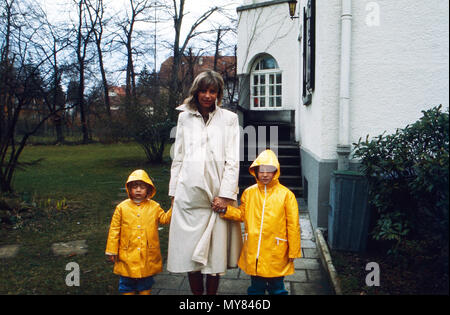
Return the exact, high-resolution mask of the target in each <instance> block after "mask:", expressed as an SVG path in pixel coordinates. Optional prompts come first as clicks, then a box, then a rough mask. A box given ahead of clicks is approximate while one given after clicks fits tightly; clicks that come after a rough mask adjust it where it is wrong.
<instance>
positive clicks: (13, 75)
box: [0, 0, 62, 192]
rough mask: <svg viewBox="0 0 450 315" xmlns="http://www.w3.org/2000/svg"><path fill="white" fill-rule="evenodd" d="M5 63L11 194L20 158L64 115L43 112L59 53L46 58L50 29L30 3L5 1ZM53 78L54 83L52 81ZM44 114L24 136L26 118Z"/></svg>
mask: <svg viewBox="0 0 450 315" xmlns="http://www.w3.org/2000/svg"><path fill="white" fill-rule="evenodd" d="M0 3H1V4H2V5H1V6H0V8H1V9H2V11H1V16H2V17H4V19H3V18H2V19H1V22H0V34H1V37H0V38H1V54H0V56H1V60H0V85H1V86H0V102H1V103H0V104H1V105H2V110H1V112H2V114H1V116H0V189H1V191H2V192H11V191H12V190H13V189H12V185H11V182H12V178H13V175H14V172H15V170H16V169H17V167H18V166H19V165H26V164H29V163H19V157H20V155H21V153H22V152H23V149H24V148H25V146H26V144H27V141H28V139H29V137H30V136H31V135H33V134H35V133H36V132H37V130H39V128H40V127H41V126H42V125H43V124H44V123H45V122H46V121H47V120H48V119H49V118H51V117H53V116H54V115H55V114H56V113H57V112H58V111H60V110H62V109H58V110H50V109H49V108H48V107H45V106H43V103H44V102H46V103H47V104H48V102H49V99H50V98H49V95H50V94H51V93H49V91H50V90H51V85H52V83H53V79H52V78H51V74H52V71H51V69H52V65H51V60H52V58H53V57H54V56H53V55H54V53H49V54H47V55H46V54H42V49H41V47H42V43H41V41H42V38H43V36H42V30H43V29H44V26H45V23H44V22H43V21H42V17H41V16H39V14H37V12H39V8H36V6H37V4H36V3H34V2H31V1H27V0H21V1H20V2H18V1H15V0H0ZM49 77H50V78H49ZM25 113H28V115H30V114H31V116H38V115H35V114H42V116H41V117H40V118H38V119H36V118H35V119H33V120H32V121H33V124H32V125H30V126H28V127H27V128H26V130H25V129H24V130H22V132H21V134H18V132H17V128H18V123H19V122H20V120H22V121H24V116H25V115H24V114H25Z"/></svg>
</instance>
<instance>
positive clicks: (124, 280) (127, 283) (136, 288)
mask: <svg viewBox="0 0 450 315" xmlns="http://www.w3.org/2000/svg"><path fill="white" fill-rule="evenodd" d="M154 283H155V280H154V279H153V277H152V276H150V277H146V278H129V277H124V276H120V279H119V292H120V293H130V292H142V291H146V290H150V289H151V288H152V286H153V284H154Z"/></svg>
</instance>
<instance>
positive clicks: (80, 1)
mask: <svg viewBox="0 0 450 315" xmlns="http://www.w3.org/2000/svg"><path fill="white" fill-rule="evenodd" d="M74 3H75V5H76V7H77V18H78V21H77V24H76V43H75V45H76V46H75V52H76V57H77V70H78V97H77V107H78V109H79V110H80V120H81V130H82V133H83V143H88V142H89V128H88V123H87V108H86V107H87V106H86V102H85V98H84V90H85V88H86V82H85V80H86V79H85V75H86V64H87V57H88V55H87V54H88V45H89V43H90V41H91V36H92V34H93V32H94V28H95V24H94V25H93V24H91V23H88V22H87V19H86V11H87V9H86V8H87V4H86V0H74Z"/></svg>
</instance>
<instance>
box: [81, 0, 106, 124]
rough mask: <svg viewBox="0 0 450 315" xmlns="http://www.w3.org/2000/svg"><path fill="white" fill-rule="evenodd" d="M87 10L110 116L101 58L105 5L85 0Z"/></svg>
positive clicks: (97, 0) (95, 0) (100, 0)
mask: <svg viewBox="0 0 450 315" xmlns="http://www.w3.org/2000/svg"><path fill="white" fill-rule="evenodd" d="M86 4H87V12H88V14H89V20H90V23H91V25H92V27H93V34H94V39H95V46H96V48H97V58H98V63H99V70H100V74H101V76H102V87H103V100H104V103H105V110H106V114H107V115H108V117H109V118H111V101H110V98H109V84H108V79H107V77H106V70H105V62H104V60H103V35H104V27H105V25H106V23H107V20H105V17H104V14H105V6H104V3H103V0H87V1H86Z"/></svg>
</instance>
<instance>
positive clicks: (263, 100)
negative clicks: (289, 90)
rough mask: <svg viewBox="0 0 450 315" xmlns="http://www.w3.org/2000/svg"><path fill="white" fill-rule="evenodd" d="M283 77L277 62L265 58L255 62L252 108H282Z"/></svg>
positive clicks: (251, 85)
mask: <svg viewBox="0 0 450 315" xmlns="http://www.w3.org/2000/svg"><path fill="white" fill-rule="evenodd" d="M281 87H282V77H281V71H280V69H279V68H278V64H277V62H276V60H275V59H274V58H273V57H271V56H264V57H262V58H259V59H257V60H256V61H255V63H254V65H253V67H252V72H251V78H250V91H251V107H252V108H253V109H265V108H277V107H278V108H279V107H281V106H282V103H281V100H282V93H281V92H282V88H281Z"/></svg>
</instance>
